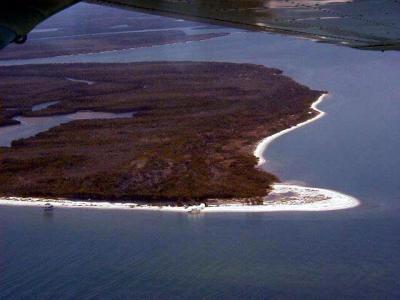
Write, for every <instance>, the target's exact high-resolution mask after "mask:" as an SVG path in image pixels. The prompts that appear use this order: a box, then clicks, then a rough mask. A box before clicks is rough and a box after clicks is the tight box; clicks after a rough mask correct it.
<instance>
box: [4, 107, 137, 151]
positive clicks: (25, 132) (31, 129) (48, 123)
mask: <svg viewBox="0 0 400 300" xmlns="http://www.w3.org/2000/svg"><path fill="white" fill-rule="evenodd" d="M56 102H57V101H55V102H46V103H42V104H39V105H36V106H34V108H35V109H36V110H40V109H43V108H45V107H46V105H47V106H50V105H53V104H55V103H56ZM50 103H51V104H50ZM40 105H42V107H41V108H38V107H39V106H40ZM32 110H33V109H32ZM132 115H133V112H127V113H106V112H94V111H79V112H76V113H73V114H66V115H57V116H50V117H22V116H18V117H14V118H13V120H16V121H19V122H20V124H19V125H11V126H3V127H0V146H2V147H10V146H11V143H12V142H13V141H16V140H19V139H24V138H29V137H32V136H34V135H36V134H38V133H40V132H44V131H47V130H49V129H50V128H53V127H55V126H58V125H60V124H65V123H69V122H72V121H74V120H91V119H119V118H130V117H132Z"/></svg>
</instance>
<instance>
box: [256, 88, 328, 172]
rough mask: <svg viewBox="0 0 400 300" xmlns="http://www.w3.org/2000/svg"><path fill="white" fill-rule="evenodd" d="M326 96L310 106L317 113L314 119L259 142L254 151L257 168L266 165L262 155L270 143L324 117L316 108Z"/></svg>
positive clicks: (323, 113)
mask: <svg viewBox="0 0 400 300" xmlns="http://www.w3.org/2000/svg"><path fill="white" fill-rule="evenodd" d="M327 95H328V94H322V95H321V96H320V97H319V98H318V99H317V101H315V102H314V103H313V104H312V105H311V109H313V110H314V111H316V112H318V114H317V115H316V116H315V117H314V118H311V119H309V120H307V121H304V122H302V123H299V124H297V125H294V126H292V127H290V128H287V129H284V130H282V131H279V132H277V133H275V134H273V135H270V136H268V137H266V138H265V139H263V140H261V142H260V143H259V144H258V145H257V147H256V149H255V150H254V156H255V157H257V158H258V165H257V166H261V165H263V164H264V163H266V160H265V157H264V156H263V153H264V152H265V150H266V149H267V147H268V146H269V145H270V144H271V143H272V141H274V140H275V139H277V138H278V137H280V136H282V135H284V134H286V133H288V132H291V131H293V130H296V129H297V128H300V127H303V126H305V125H307V124H309V123H311V122H314V121H316V120H318V119H319V118H322V117H323V116H324V115H325V112H323V111H322V110H320V109H318V108H317V106H318V104H320V103H321V102H322V101H323V100H324V98H325V97H326V96H327Z"/></svg>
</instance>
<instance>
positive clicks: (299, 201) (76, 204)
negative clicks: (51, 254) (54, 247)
mask: <svg viewBox="0 0 400 300" xmlns="http://www.w3.org/2000/svg"><path fill="white" fill-rule="evenodd" d="M46 203H51V204H52V205H53V206H54V207H65V208H96V209H116V210H145V211H146V210H147V211H170V212H185V213H186V212H191V211H192V210H193V208H194V207H193V206H192V207H177V206H151V205H140V204H137V203H133V202H132V203H117V202H103V201H101V202H94V201H72V200H65V199H50V198H33V197H29V198H22V197H0V205H18V206H36V207H44V205H45V204H46ZM359 204H360V202H359V201H358V200H357V199H356V198H353V197H351V196H348V195H345V194H342V193H339V192H336V191H332V190H328V189H320V188H310V187H303V186H297V185H287V184H274V185H273V190H272V191H271V193H270V194H269V195H268V196H266V197H265V198H264V204H263V205H247V204H240V203H234V202H233V203H229V202H227V203H226V204H220V205H210V206H208V207H204V206H203V205H199V206H197V207H196V208H199V210H200V211H201V212H205V213H208V212H210V213H211V212H276V211H328V210H340V209H347V208H352V207H356V206H358V205H359Z"/></svg>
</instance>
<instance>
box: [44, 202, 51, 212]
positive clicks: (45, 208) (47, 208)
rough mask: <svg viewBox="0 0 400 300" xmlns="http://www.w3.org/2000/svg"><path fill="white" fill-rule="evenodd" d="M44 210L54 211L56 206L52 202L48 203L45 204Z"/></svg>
mask: <svg viewBox="0 0 400 300" xmlns="http://www.w3.org/2000/svg"><path fill="white" fill-rule="evenodd" d="M43 209H44V211H52V210H53V209H54V206H53V205H52V204H51V203H46V204H45V205H44V206H43Z"/></svg>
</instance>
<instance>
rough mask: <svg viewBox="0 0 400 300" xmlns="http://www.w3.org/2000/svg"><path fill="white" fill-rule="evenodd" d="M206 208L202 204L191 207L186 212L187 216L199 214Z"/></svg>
mask: <svg viewBox="0 0 400 300" xmlns="http://www.w3.org/2000/svg"><path fill="white" fill-rule="evenodd" d="M205 207H206V205H205V204H204V203H202V204H200V205H193V206H189V207H188V208H187V209H186V211H187V212H188V213H189V214H199V213H201V211H202V210H203V209H204V208H205Z"/></svg>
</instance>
